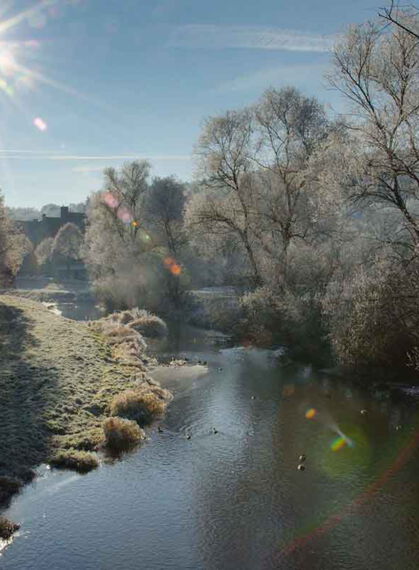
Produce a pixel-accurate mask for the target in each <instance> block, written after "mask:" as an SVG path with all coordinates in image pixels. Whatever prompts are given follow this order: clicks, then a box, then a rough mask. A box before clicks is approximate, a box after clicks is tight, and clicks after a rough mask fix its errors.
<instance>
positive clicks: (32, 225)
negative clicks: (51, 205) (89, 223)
mask: <svg viewBox="0 0 419 570" xmlns="http://www.w3.org/2000/svg"><path fill="white" fill-rule="evenodd" d="M18 223H19V224H20V226H21V227H22V229H23V231H24V232H25V235H26V236H27V237H28V238H29V239H30V240H31V242H32V243H33V245H34V246H35V247H36V246H37V245H38V244H39V243H40V242H41V241H42V240H43V239H45V238H48V237H51V238H54V237H55V236H56V235H57V233H58V230H59V229H60V228H61V227H62V226H64V225H65V224H67V223H72V224H75V225H76V226H77V227H79V228H80V230H81V231H82V232H84V230H85V227H86V214H81V213H79V212H70V211H69V209H68V207H67V206H62V208H61V215H60V217H59V218H50V217H48V216H46V215H45V214H44V215H43V216H42V219H41V220H30V221H24V222H18Z"/></svg>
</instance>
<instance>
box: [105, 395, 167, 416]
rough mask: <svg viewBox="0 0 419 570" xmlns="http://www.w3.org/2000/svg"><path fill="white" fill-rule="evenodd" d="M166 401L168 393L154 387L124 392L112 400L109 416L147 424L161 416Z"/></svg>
mask: <svg viewBox="0 0 419 570" xmlns="http://www.w3.org/2000/svg"><path fill="white" fill-rule="evenodd" d="M167 399H168V392H167V391H166V390H163V389H162V388H158V387H155V386H150V387H144V388H143V387H141V388H138V389H137V390H126V391H125V392H122V393H121V394H118V395H117V396H115V397H114V399H113V400H112V403H111V414H112V415H113V416H121V417H123V418H127V419H129V420H135V421H136V422H138V423H139V424H140V425H145V424H149V423H151V422H152V421H153V420H154V419H155V418H157V417H159V416H161V415H162V414H163V412H164V411H165V409H166V405H167V404H166V401H167Z"/></svg>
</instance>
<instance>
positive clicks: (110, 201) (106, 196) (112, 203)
mask: <svg viewBox="0 0 419 570" xmlns="http://www.w3.org/2000/svg"><path fill="white" fill-rule="evenodd" d="M102 200H103V201H104V202H105V204H106V205H107V206H109V208H117V207H118V205H119V202H118V200H117V199H116V198H115V196H114V195H113V194H112V192H104V193H103V194H102Z"/></svg>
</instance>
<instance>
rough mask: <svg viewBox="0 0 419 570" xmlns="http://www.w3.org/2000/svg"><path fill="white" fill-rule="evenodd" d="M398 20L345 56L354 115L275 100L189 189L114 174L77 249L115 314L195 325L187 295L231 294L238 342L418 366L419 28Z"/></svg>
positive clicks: (337, 59)
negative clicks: (142, 312)
mask: <svg viewBox="0 0 419 570" xmlns="http://www.w3.org/2000/svg"><path fill="white" fill-rule="evenodd" d="M392 17H393V20H394V21H390V22H387V25H386V26H383V22H382V21H379V20H377V21H374V22H368V23H366V24H363V25H358V26H353V27H351V28H350V29H349V30H348V32H347V33H346V34H345V35H344V36H343V37H341V39H340V41H339V43H338V44H337V45H336V47H335V50H334V53H333V62H332V64H333V67H332V68H331V72H330V82H331V84H332V86H333V87H334V88H336V89H338V90H339V91H340V92H341V93H342V95H343V96H344V97H345V98H346V101H347V104H348V108H349V109H350V110H349V112H348V114H347V115H345V116H343V115H342V116H339V117H336V116H331V114H330V113H329V112H327V110H326V109H325V107H324V106H323V105H322V104H321V103H320V102H319V101H318V100H316V99H315V98H310V97H307V96H305V95H304V94H303V93H301V92H299V91H298V90H297V89H295V88H293V87H287V88H283V89H279V90H277V89H269V90H267V91H266V92H265V93H264V94H263V95H262V96H261V98H260V99H259V100H258V101H256V102H255V103H254V104H253V105H251V106H249V107H247V108H243V109H238V110H232V111H229V112H227V113H225V114H223V115H222V116H217V117H212V118H209V119H208V120H207V121H206V122H205V125H204V127H203V130H202V134H201V136H200V139H199V141H198V143H197V147H196V158H197V167H198V169H197V176H196V178H195V181H194V182H193V183H192V184H182V183H181V182H179V181H177V180H176V179H174V178H170V177H169V178H162V179H160V178H156V179H153V180H151V179H150V173H149V169H150V167H149V164H148V163H147V162H145V161H136V162H132V163H128V164H126V165H124V166H123V167H122V168H121V169H120V170H115V169H107V170H106V171H105V174H104V187H103V189H102V190H101V191H99V192H97V193H95V194H93V195H92V196H91V197H90V199H89V204H88V208H87V215H88V226H87V232H86V235H85V239H84V241H83V244H82V245H81V248H80V251H81V256H82V257H83V259H84V260H85V263H86V264H87V267H88V270H89V274H90V277H91V280H92V283H93V286H94V288H95V290H96V292H97V294H98V296H99V298H100V299H101V300H102V301H103V302H104V303H105V304H106V305H107V306H108V308H109V309H119V308H127V307H132V306H136V305H139V306H142V307H145V308H148V309H151V310H153V311H156V312H158V313H163V314H165V316H166V317H167V316H170V315H177V316H179V315H181V314H189V315H190V314H191V306H190V297H189V295H188V291H189V290H190V289H192V288H196V287H202V286H209V285H233V286H236V287H237V290H238V291H241V292H242V294H241V299H240V310H239V311H238V312H237V313H236V314H234V315H228V316H227V315H221V316H222V317H223V318H222V319H221V320H222V325H223V326H224V327H229V330H231V331H233V333H234V334H235V335H236V336H237V337H238V338H241V339H246V340H247V341H248V342H252V343H256V344H261V345H272V344H277V343H281V344H286V345H288V346H289V347H293V348H294V349H299V350H300V356H301V355H302V356H303V357H304V358H307V359H311V358H312V355H313V354H319V352H320V351H321V349H322V348H323V349H325V351H326V352H329V353H332V354H333V356H334V358H335V359H336V360H337V361H338V362H339V363H340V364H341V365H342V366H345V367H347V368H350V369H358V370H359V369H361V368H366V369H371V367H379V368H386V367H387V368H388V367H393V368H394V369H396V368H397V369H399V368H405V369H406V367H407V366H410V367H411V369H412V370H414V369H415V368H416V369H418V368H419V348H418V347H419V338H418V337H419V332H418V331H419V279H418V278H419V258H418V253H419V251H418V246H419V218H418V215H419V208H418V205H419V202H418V198H419V140H418V136H419V135H418V127H419V103H418V101H419V45H418V41H417V34H418V32H419V18H418V14H417V13H416V12H415V11H412V10H399V11H398V12H395V11H393V12H392ZM227 317H228V318H227Z"/></svg>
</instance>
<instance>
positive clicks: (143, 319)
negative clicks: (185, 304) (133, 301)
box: [128, 311, 167, 338]
mask: <svg viewBox="0 0 419 570" xmlns="http://www.w3.org/2000/svg"><path fill="white" fill-rule="evenodd" d="M128 326H129V327H130V328H132V329H134V330H136V331H137V332H139V333H141V334H142V335H144V336H146V337H150V338H154V337H158V338H161V337H163V336H166V334H167V325H166V323H165V322H164V321H163V320H162V319H161V318H160V317H158V316H157V315H153V314H151V313H148V312H147V311H141V314H140V315H139V316H137V317H136V318H135V319H134V320H133V321H131V322H130V323H129V325H128Z"/></svg>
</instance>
